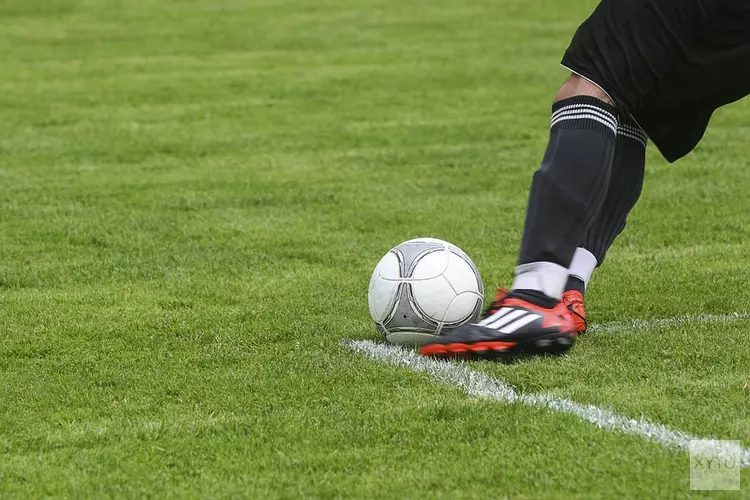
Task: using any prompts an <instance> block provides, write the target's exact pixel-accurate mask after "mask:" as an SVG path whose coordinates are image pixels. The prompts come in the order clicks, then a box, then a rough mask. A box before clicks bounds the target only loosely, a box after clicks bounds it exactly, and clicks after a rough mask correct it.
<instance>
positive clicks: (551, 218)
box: [518, 96, 618, 268]
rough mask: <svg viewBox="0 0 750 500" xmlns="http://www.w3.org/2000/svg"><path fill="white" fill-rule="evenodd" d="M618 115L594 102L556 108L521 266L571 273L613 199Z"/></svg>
mask: <svg viewBox="0 0 750 500" xmlns="http://www.w3.org/2000/svg"><path fill="white" fill-rule="evenodd" d="M617 123H618V122H617V110H616V109H615V108H614V107H613V106H610V105H609V104H607V103H605V102H602V101H600V100H599V99H596V98H594V97H589V96H576V97H571V98H570V99H565V100H562V101H560V102H557V103H555V104H554V105H553V106H552V122H551V128H550V139H549V143H548V145H547V150H546V152H545V154H544V159H543V161H542V165H541V167H540V168H539V170H537V171H536V173H535V174H534V179H533V181H532V183H531V192H530V193H529V204H528V210H527V212H526V225H525V228H524V234H523V240H522V242H521V252H520V255H519V259H518V263H519V265H521V264H527V263H530V262H553V263H555V264H559V265H561V266H563V267H566V268H567V267H568V266H569V265H570V261H571V260H572V258H573V253H574V252H575V249H576V247H577V246H578V245H579V244H580V242H581V241H583V237H584V235H585V233H586V230H587V229H588V227H589V226H590V225H591V222H592V221H593V220H594V218H595V217H596V216H597V215H598V213H599V211H600V210H601V206H602V203H603V202H604V198H605V195H606V194H607V186H608V185H609V179H610V173H611V169H612V158H613V156H614V151H615V131H616V130H617Z"/></svg>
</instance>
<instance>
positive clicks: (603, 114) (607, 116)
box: [550, 109, 617, 127]
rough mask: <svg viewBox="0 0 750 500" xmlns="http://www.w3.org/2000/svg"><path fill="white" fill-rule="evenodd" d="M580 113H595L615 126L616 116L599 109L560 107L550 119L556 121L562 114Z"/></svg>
mask: <svg viewBox="0 0 750 500" xmlns="http://www.w3.org/2000/svg"><path fill="white" fill-rule="evenodd" d="M580 114H592V115H596V116H598V117H599V118H602V119H604V120H607V122H609V123H611V124H612V125H614V126H615V127H617V119H616V118H614V117H612V115H610V114H609V113H607V112H603V111H599V110H597V109H591V110H589V109H569V110H567V109H561V110H559V111H557V112H556V113H553V114H552V118H551V119H550V121H552V122H554V121H557V120H558V119H559V118H562V117H563V116H570V115H580Z"/></svg>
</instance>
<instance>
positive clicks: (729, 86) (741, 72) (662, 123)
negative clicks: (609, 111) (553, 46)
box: [562, 0, 750, 161]
mask: <svg viewBox="0 0 750 500" xmlns="http://www.w3.org/2000/svg"><path fill="white" fill-rule="evenodd" d="M562 65H563V66H565V67H566V68H568V69H570V70H571V71H572V72H574V73H577V74H579V75H580V76H582V77H584V78H586V79H589V80H591V81H592V82H594V83H596V84H597V85H599V86H600V87H601V88H602V89H603V90H604V91H606V92H607V93H608V94H609V95H610V96H611V97H612V99H613V100H614V101H615V104H616V105H617V107H618V108H619V109H620V110H621V111H622V112H624V113H629V114H630V115H632V116H633V118H634V119H635V120H636V121H637V122H638V124H639V125H640V126H641V127H642V128H643V129H644V130H645V132H646V134H648V136H649V137H650V138H651V140H652V141H653V142H654V144H656V146H657V147H658V148H659V150H660V151H661V153H662V154H663V155H664V157H665V158H666V159H667V160H669V161H675V160H677V159H678V158H681V157H682V156H685V155H686V154H688V153H689V152H690V151H692V149H693V148H694V147H695V146H696V145H697V144H698V142H700V140H701V138H702V137H703V134H704V133H705V131H706V127H707V126H708V122H709V120H710V118H711V115H712V114H713V112H714V111H715V110H716V109H717V108H719V107H721V106H723V105H725V104H728V103H730V102H734V101H736V100H738V99H741V98H743V97H744V96H746V95H748V94H750V0H602V2H601V3H600V4H599V5H598V7H597V8H596V10H595V11H594V13H593V14H592V15H591V17H589V18H588V19H587V20H586V21H585V22H584V23H583V24H582V25H581V26H580V27H579V28H578V31H576V34H575V36H574V37H573V41H572V42H571V44H570V47H568V50H567V51H566V52H565V55H564V56H563V60H562Z"/></svg>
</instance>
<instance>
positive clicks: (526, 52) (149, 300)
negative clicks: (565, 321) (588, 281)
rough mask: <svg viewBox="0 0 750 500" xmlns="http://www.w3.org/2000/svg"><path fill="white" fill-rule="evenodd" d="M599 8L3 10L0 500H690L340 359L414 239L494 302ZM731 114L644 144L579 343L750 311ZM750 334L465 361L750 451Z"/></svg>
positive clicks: (543, 433)
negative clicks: (677, 156)
mask: <svg viewBox="0 0 750 500" xmlns="http://www.w3.org/2000/svg"><path fill="white" fill-rule="evenodd" d="M594 4H595V2H593V1H591V0H588V1H585V2H576V1H573V0H565V1H560V0H501V1H490V0H472V1H471V2H468V1H463V0H439V1H427V0H402V1H398V2H396V1H385V0H349V1H345V0H316V1H306V0H275V1H273V0H246V1H240V0H222V1H208V0H184V1H177V0H135V1H132V2H122V1H119V0H106V1H105V0H98V1H94V0H28V1H26V2H22V1H20V0H0V109H1V110H2V113H1V116H2V120H0V183H1V185H2V189H1V190H0V203H1V207H0V238H1V239H0V249H1V252H0V282H2V285H0V287H1V288H0V452H1V453H2V455H0V498H3V499H5V498H40V497H47V496H50V497H67V498H86V497H97V498H100V497H128V498H240V497H248V498H296V497H317V498H333V497H341V498H437V497H450V498H503V497H505V496H507V497H517V498H528V499H534V498H575V497H577V498H683V497H689V496H691V495H695V496H699V497H702V496H703V495H704V494H703V493H701V492H691V490H690V489H689V463H688V461H689V456H688V454H687V453H686V452H684V451H679V450H675V449H671V448H668V447H663V446H661V445H660V444H657V443H654V442H650V441H647V440H644V439H642V438H640V437H637V436H630V435H625V434H620V433H617V432H612V431H609V430H603V429H599V428H597V427H596V426H594V425H592V424H590V423H586V422H583V421H580V420H578V419H577V418H575V417H573V416H570V415H564V414H560V413H554V412H551V411H548V410H544V409H540V408H534V407H529V406H523V405H520V404H503V403H499V402H493V401H486V400H480V399H476V398H471V397H468V396H466V394H464V393H463V392H461V391H460V390H459V389H457V388H455V387H451V386H450V385H444V384H440V383H438V382H436V381H434V380H432V379H431V378H429V377H428V376H426V375H424V374H420V373H415V372H413V371H411V370H408V369H407V368H398V367H392V366H388V365H384V364H378V363H376V362H374V361H373V360H370V359H368V358H366V357H364V356H361V355H358V354H355V353H352V352H350V351H348V350H347V349H345V348H344V347H342V346H341V344H340V342H341V341H342V340H343V339H371V340H377V339H378V335H377V333H376V332H375V329H374V327H373V326H372V325H371V323H370V319H369V315H368V311H367V301H366V292H367V283H368V280H369V277H370V273H371V271H372V268H373V266H374V265H375V263H376V262H377V260H378V259H379V258H380V257H381V255H382V254H384V253H385V252H386V251H387V250H388V249H389V248H390V247H391V246H393V245H395V244H397V243H399V242H400V241H402V240H406V239H409V238H412V237H416V236H434V237H439V238H443V239H446V240H449V241H451V242H453V243H455V244H457V245H459V246H460V247H462V248H463V249H464V250H465V251H467V252H468V253H469V254H470V255H471V256H472V258H473V259H474V260H475V262H476V263H477V265H478V267H479V269H480V271H481V273H482V276H483V279H484V282H485V286H486V288H487V295H488V297H489V296H490V294H491V293H492V292H493V291H494V288H495V287H496V286H498V285H506V286H507V285H508V284H509V283H510V280H511V278H512V269H513V266H514V263H515V254H516V251H517V248H518V245H519V240H520V233H521V226H522V222H523V218H524V208H525V204H526V197H527V188H528V185H529V182H530V178H531V174H532V172H533V171H534V170H535V169H536V167H537V166H538V163H539V160H540V159H541V155H542V153H543V150H544V147H545V142H546V137H547V135H548V122H549V106H550V103H551V99H552V96H553V95H554V93H555V92H556V90H557V88H558V86H559V84H560V83H561V82H562V81H563V79H564V78H565V76H566V75H565V73H564V71H563V70H562V69H560V68H559V67H558V61H559V58H560V56H561V54H562V52H563V50H564V49H565V47H566V46H567V45H566V44H567V42H568V41H569V39H570V36H571V35H572V33H573V31H574V30H575V28H576V27H577V25H578V23H579V22H580V21H581V20H582V19H583V18H585V17H586V16H587V15H588V13H589V12H590V10H591V9H592V7H593V5H594ZM748 112H750V102H748V101H744V102H740V103H737V104H735V105H733V106H731V107H728V108H726V109H723V110H720V112H718V113H717V114H716V115H715V117H714V120H713V122H712V125H711V128H710V130H709V131H708V133H707V135H706V137H705V139H704V141H703V142H702V143H701V145H700V146H699V148H698V149H697V151H695V153H694V154H693V155H691V156H690V157H688V158H686V159H684V160H682V161H680V162H679V163H677V164H675V165H669V164H667V163H666V162H665V161H664V160H663V159H661V157H660V156H659V155H658V153H657V152H656V151H655V149H654V148H650V149H651V151H650V152H649V163H648V165H647V177H646V185H645V189H644V194H643V197H642V199H641V201H640V203H639V205H638V206H637V207H636V209H635V210H634V212H633V214H632V217H631V219H630V225H629V227H628V229H627V230H626V232H625V233H624V234H623V235H622V237H621V238H620V239H619V240H618V242H617V243H616V245H615V248H613V249H612V251H611V253H610V255H609V257H608V261H607V263H606V265H605V266H604V267H602V268H601V269H600V270H599V271H598V272H597V274H596V275H595V277H594V280H593V283H592V286H591V288H590V293H589V296H588V309H589V314H590V320H591V321H592V322H594V323H598V324H607V323H609V322H613V321H630V320H651V319H655V318H671V317H677V316H683V315H692V314H717V315H721V314H727V313H732V312H744V311H747V309H748V303H749V302H750V287H748V286H747V283H748V280H749V279H750V245H748V244H747V241H748V239H749V238H750V224H748V216H749V215H750V212H748V206H750V205H748V198H747V193H748V186H750V154H749V153H750V149H749V146H748V142H750V124H748V121H747V116H748ZM749 327H750V321H748V320H747V319H739V320H737V321H731V322H721V321H717V322H708V323H700V324H691V323H690V322H683V323H675V324H671V325H670V324H667V325H665V326H661V327H651V328H634V329H633V330H632V331H618V332H609V333H607V332H606V331H602V332H600V333H596V332H594V333H592V334H590V335H587V336H585V337H584V338H582V340H581V341H580V342H579V343H578V345H577V346H576V347H575V349H574V350H573V351H572V352H571V354H570V355H569V356H566V357H564V358H560V359H543V360H530V361H525V362H521V363H517V364H512V365H499V364H491V363H475V364H473V365H472V369H474V370H476V371H480V372H483V373H485V374H487V375H490V376H493V377H500V378H502V379H503V380H505V381H507V382H508V383H510V384H512V385H513V386H514V387H515V388H516V389H517V390H518V391H519V392H524V393H526V392H529V393H540V392H541V393H551V394H554V395H556V396H559V397H564V398H569V399H571V400H573V401H576V402H579V403H588V404H593V405H596V406H599V407H603V408H608V409H612V410H614V411H616V412H618V413H619V414H623V415H626V416H630V417H633V418H639V417H641V416H645V417H646V418H648V419H650V420H652V421H655V422H658V423H661V424H664V425H666V426H668V427H670V428H672V429H678V430H681V431H684V432H688V433H691V434H693V435H696V436H701V437H715V438H719V439H731V440H740V441H743V444H744V445H746V446H747V445H748V444H750V414H748V411H749V410H750V334H749V330H750V328H749ZM743 475H744V479H745V482H747V481H748V475H747V471H745V472H743ZM743 486H744V485H743ZM749 492H750V486H744V487H743V489H742V490H741V491H740V492H725V493H724V494H723V495H724V496H726V497H727V498H738V497H750V493H749ZM706 494H708V493H706ZM711 496H716V495H711ZM718 496H720V497H721V496H722V494H719V495H718Z"/></svg>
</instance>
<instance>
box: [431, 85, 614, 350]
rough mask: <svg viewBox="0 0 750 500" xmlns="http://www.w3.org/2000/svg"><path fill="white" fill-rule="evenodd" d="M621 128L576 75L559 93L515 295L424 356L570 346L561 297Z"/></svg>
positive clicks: (605, 100)
mask: <svg viewBox="0 0 750 500" xmlns="http://www.w3.org/2000/svg"><path fill="white" fill-rule="evenodd" d="M617 124H618V120H617V109H616V108H615V107H614V105H613V103H612V101H611V100H610V98H609V96H608V95H607V94H606V93H605V92H604V91H603V90H602V89H600V88H599V87H598V86H597V85H595V84H593V83H591V82H589V81H587V80H586V79H584V78H581V77H580V76H577V75H572V76H571V77H570V79H569V80H568V81H567V82H566V83H565V84H564V85H563V86H562V87H561V89H560V91H559V92H558V93H557V95H556V96H555V99H554V103H553V106H552V118H551V125H550V137H549V142H548V144H547V148H546V151H545V154H544V158H543V160H542V164H541V166H540V167H539V169H538V170H537V171H536V173H535V174H534V177H533V180H532V183H531V190H530V193H529V202H528V210H527V215H526V225H525V228H524V235H523V240H522V243H521V250H520V257H519V264H518V266H517V268H516V278H515V282H514V284H513V289H512V290H511V292H510V293H509V294H506V293H503V292H501V294H499V296H498V297H497V299H496V301H495V303H494V304H493V306H492V307H490V309H489V311H488V313H487V314H486V317H485V318H484V319H483V320H482V321H480V322H479V323H478V324H472V325H465V326H463V327H460V328H458V329H457V330H455V331H454V332H452V333H451V334H448V335H445V336H443V337H441V338H439V339H437V340H436V341H435V342H433V343H431V344H429V345H426V346H423V347H422V348H421V352H422V353H423V354H426V355H432V356H446V357H453V356H470V357H492V356H494V355H506V354H524V353H534V354H536V353H559V352H564V351H567V350H568V349H569V348H570V347H571V346H572V344H573V342H574V339H575V334H576V331H575V328H574V326H573V322H572V317H571V314H570V311H568V309H567V308H566V306H565V304H564V303H563V302H562V301H561V296H562V293H563V289H564V287H565V283H566V281H567V278H568V266H569V265H570V263H571V260H572V258H573V253H574V252H575V249H576V247H577V245H578V244H579V243H580V242H581V241H583V238H584V235H585V233H586V230H587V229H588V227H589V226H590V225H591V223H592V221H593V220H594V219H595V218H596V216H597V214H598V213H599V211H600V210H601V207H602V204H603V202H604V200H605V196H606V193H607V187H608V185H609V179H610V174H611V169H612V159H613V156H614V151H615V143H616V131H617Z"/></svg>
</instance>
